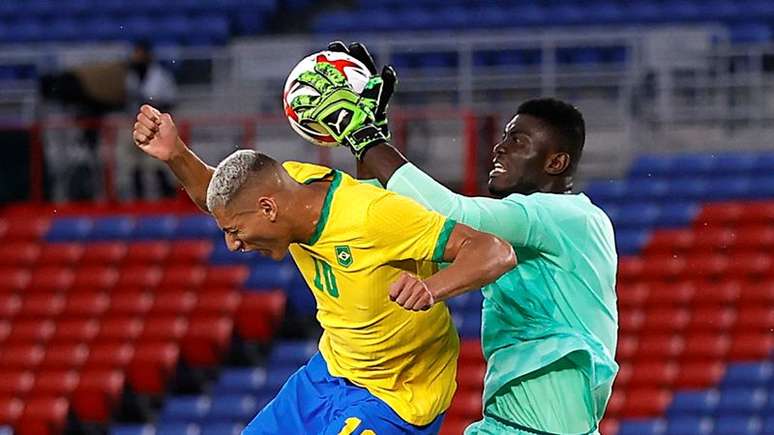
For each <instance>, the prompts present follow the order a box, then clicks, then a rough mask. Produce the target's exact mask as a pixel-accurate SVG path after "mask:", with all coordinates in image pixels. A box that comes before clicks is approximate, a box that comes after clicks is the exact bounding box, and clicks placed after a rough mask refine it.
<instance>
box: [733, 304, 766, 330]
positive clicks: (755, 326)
mask: <svg viewBox="0 0 774 435" xmlns="http://www.w3.org/2000/svg"><path fill="white" fill-rule="evenodd" d="M734 326H735V327H734V330H735V331H739V332H771V330H772V329H774V310H772V309H771V305H768V306H765V305H764V306H750V307H748V306H745V307H742V308H740V309H739V311H738V312H737V317H736V324H735V325H734Z"/></svg>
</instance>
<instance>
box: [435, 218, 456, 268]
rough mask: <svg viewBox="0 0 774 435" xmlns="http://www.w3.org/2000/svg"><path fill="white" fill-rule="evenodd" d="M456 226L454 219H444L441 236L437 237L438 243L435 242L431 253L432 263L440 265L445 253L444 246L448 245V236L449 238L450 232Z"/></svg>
mask: <svg viewBox="0 0 774 435" xmlns="http://www.w3.org/2000/svg"><path fill="white" fill-rule="evenodd" d="M456 225H457V222H455V221H454V219H446V222H444V223H443V228H441V234H439V235H438V241H437V242H435V250H434V251H433V261H434V262H436V263H440V262H442V261H443V253H444V252H445V251H446V244H447V243H449V236H451V233H452V230H454V227H455V226H456Z"/></svg>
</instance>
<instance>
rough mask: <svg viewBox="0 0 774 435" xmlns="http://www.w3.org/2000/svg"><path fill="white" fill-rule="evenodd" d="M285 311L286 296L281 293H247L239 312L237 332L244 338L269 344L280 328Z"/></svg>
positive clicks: (243, 297)
mask: <svg viewBox="0 0 774 435" xmlns="http://www.w3.org/2000/svg"><path fill="white" fill-rule="evenodd" d="M284 310H285V295H284V294H283V293H282V292H281V291H273V292H261V293H256V292H251V293H245V294H244V295H243V296H242V304H241V305H240V306H239V310H238V311H237V317H236V327H237V331H238V332H239V334H240V335H241V336H242V337H244V338H247V339H252V340H258V341H262V342H267V341H268V340H269V339H270V338H271V337H272V336H273V335H274V331H275V330H276V328H277V327H278V326H279V323H280V319H281V318H282V316H283V313H284Z"/></svg>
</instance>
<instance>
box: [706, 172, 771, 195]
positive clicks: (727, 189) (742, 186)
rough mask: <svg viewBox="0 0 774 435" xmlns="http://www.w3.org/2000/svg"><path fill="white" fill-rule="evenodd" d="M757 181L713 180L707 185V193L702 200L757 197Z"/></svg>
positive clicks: (736, 179) (746, 179) (738, 178)
mask: <svg viewBox="0 0 774 435" xmlns="http://www.w3.org/2000/svg"><path fill="white" fill-rule="evenodd" d="M759 195H760V192H759V191H758V186H757V180H755V181H753V179H750V178H746V177H724V178H713V179H711V180H710V181H709V182H708V183H707V193H706V195H705V197H704V198H703V199H705V200H710V201H727V200H735V199H747V198H751V197H756V196H759Z"/></svg>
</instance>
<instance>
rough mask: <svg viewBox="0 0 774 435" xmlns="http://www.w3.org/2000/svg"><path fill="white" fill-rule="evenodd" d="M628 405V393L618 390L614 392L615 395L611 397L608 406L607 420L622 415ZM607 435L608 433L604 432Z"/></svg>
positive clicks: (606, 411)
mask: <svg viewBox="0 0 774 435" xmlns="http://www.w3.org/2000/svg"><path fill="white" fill-rule="evenodd" d="M625 404H626V391H625V390H621V389H617V390H613V395H612V396H610V401H609V402H608V404H607V410H605V418H606V419H607V418H608V417H618V416H619V415H621V411H622V410H623V407H624V405H625ZM602 433H604V434H605V435H607V433H608V432H602Z"/></svg>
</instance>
